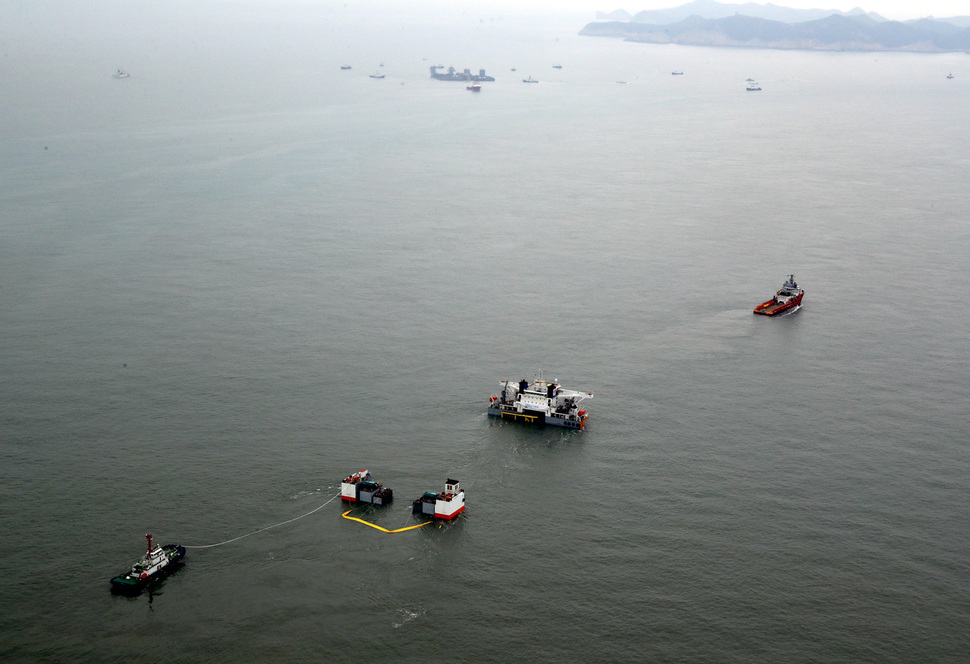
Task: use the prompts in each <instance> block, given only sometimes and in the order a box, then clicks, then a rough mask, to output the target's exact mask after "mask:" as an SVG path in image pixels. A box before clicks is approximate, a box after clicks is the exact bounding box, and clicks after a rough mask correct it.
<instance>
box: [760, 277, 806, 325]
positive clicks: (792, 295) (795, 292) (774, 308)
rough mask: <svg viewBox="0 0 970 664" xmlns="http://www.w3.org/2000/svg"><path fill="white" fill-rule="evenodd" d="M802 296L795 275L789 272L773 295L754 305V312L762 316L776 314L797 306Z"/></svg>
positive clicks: (803, 293)
mask: <svg viewBox="0 0 970 664" xmlns="http://www.w3.org/2000/svg"><path fill="white" fill-rule="evenodd" d="M803 297H805V291H804V290H803V289H801V288H799V287H798V284H796V283H795V275H794V274H789V275H788V279H786V280H785V284H784V285H783V286H782V287H781V288H780V289H779V290H778V292H777V293H775V296H774V297H773V298H771V299H770V300H768V301H767V302H762V303H761V304H759V305H758V306H756V307H755V308H754V313H756V314H761V315H762V316H776V315H778V314H781V313H784V312H786V311H788V310H789V309H794V308H795V307H797V306H799V305H800V304H801V303H802V298H803Z"/></svg>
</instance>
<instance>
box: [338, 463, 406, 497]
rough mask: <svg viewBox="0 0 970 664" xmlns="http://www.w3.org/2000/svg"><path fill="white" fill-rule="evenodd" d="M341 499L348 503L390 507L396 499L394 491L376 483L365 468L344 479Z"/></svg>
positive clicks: (341, 486)
mask: <svg viewBox="0 0 970 664" xmlns="http://www.w3.org/2000/svg"><path fill="white" fill-rule="evenodd" d="M340 499H341V500H344V501H347V502H348V503H366V504H370V505H388V504H390V502H391V501H392V500H393V499H394V491H392V490H391V489H388V488H385V487H384V485H383V484H380V483H378V482H375V481H374V478H372V477H371V475H370V473H369V472H367V469H366V468H364V469H362V470H358V471H357V472H356V473H354V474H353V475H350V476H349V477H345V478H344V481H343V482H341V484H340Z"/></svg>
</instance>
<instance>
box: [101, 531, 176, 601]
mask: <svg viewBox="0 0 970 664" xmlns="http://www.w3.org/2000/svg"><path fill="white" fill-rule="evenodd" d="M145 537H146V538H148V552H147V553H146V554H145V557H144V558H142V559H141V560H139V561H138V562H137V563H135V564H134V565H132V566H131V569H130V570H128V572H127V573H125V574H122V575H120V576H116V577H115V578H113V579H111V592H114V593H119V594H122V595H137V594H138V593H140V592H141V591H142V590H144V589H145V588H147V587H148V586H149V585H151V584H152V583H154V582H155V581H158V580H160V579H162V578H163V577H165V576H166V575H168V574H169V573H170V572H173V571H174V570H175V569H176V568H177V567H178V566H179V564H180V563H181V562H182V559H183V558H184V557H185V547H184V546H179V545H178V544H166V545H165V546H162V547H159V546H158V545H157V544H153V543H152V536H151V535H145Z"/></svg>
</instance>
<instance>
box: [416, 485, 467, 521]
mask: <svg viewBox="0 0 970 664" xmlns="http://www.w3.org/2000/svg"><path fill="white" fill-rule="evenodd" d="M411 511H412V512H413V513H414V514H424V515H427V516H432V517H434V518H436V519H445V520H450V519H454V518H455V517H456V516H458V515H459V514H461V513H462V512H464V511H465V492H464V491H462V489H461V486H460V485H459V483H458V480H453V479H448V481H447V482H445V490H444V491H442V492H441V493H432V492H431V491H425V492H424V495H423V496H421V497H420V498H417V499H416V500H415V501H414V503H413V504H412V509H411Z"/></svg>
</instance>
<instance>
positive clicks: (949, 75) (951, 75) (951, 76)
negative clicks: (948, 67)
mask: <svg viewBox="0 0 970 664" xmlns="http://www.w3.org/2000/svg"><path fill="white" fill-rule="evenodd" d="M946 77H947V78H954V76H953V72H950V73H949V74H947V75H946Z"/></svg>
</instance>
